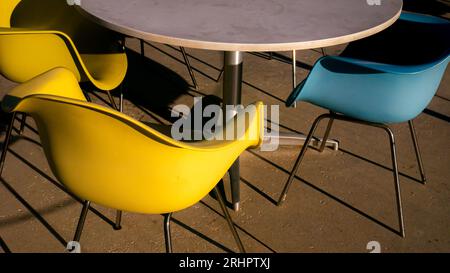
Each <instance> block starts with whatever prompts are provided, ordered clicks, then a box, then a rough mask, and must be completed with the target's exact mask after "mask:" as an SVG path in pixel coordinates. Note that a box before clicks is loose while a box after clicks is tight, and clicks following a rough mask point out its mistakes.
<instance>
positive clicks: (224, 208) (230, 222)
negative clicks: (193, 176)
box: [214, 186, 245, 253]
mask: <svg viewBox="0 0 450 273" xmlns="http://www.w3.org/2000/svg"><path fill="white" fill-rule="evenodd" d="M214 194H215V195H216V197H217V201H218V202H219V204H220V208H221V209H222V212H223V214H224V216H225V219H227V223H228V226H229V227H230V230H231V234H233V237H234V240H235V241H236V244H237V246H238V248H239V251H240V252H241V253H245V248H244V245H243V244H242V241H241V238H240V237H239V234H238V233H237V231H236V227H235V226H234V223H233V220H232V219H231V215H230V213H229V212H228V210H227V206H226V205H225V202H224V200H223V197H222V195H221V194H220V191H219V189H218V188H217V186H216V187H215V188H214Z"/></svg>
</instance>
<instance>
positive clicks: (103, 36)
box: [0, 0, 128, 110]
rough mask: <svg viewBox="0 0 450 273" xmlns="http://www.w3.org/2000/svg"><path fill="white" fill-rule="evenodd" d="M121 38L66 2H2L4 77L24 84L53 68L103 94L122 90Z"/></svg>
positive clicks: (0, 68) (1, 63) (0, 67)
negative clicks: (60, 69) (68, 72)
mask: <svg viewBox="0 0 450 273" xmlns="http://www.w3.org/2000/svg"><path fill="white" fill-rule="evenodd" d="M121 39H123V38H122V37H119V36H118V34H115V33H114V32H111V31H109V30H106V29H104V28H102V27H100V26H99V25H97V24H95V23H92V22H90V21H89V20H87V19H85V18H84V17H83V16H82V15H81V14H79V13H78V12H77V11H76V10H75V8H74V7H73V6H69V5H68V4H67V3H66V1H65V0H39V1H36V0H2V1H0V74H2V75H3V76H5V77H6V78H8V79H10V80H12V81H14V82H19V83H21V82H25V81H28V80H30V79H31V78H33V77H35V76H37V75H39V74H41V73H44V72H46V71H48V70H50V69H52V68H55V67H65V68H67V69H69V70H70V71H72V72H73V73H74V75H75V76H76V79H77V80H78V81H79V82H91V83H92V84H93V85H94V86H95V88H98V89H99V90H102V91H105V92H106V93H107V95H108V98H109V100H110V102H111V105H112V107H114V108H115V109H119V110H121V109H122V99H123V97H122V94H121V96H120V103H119V105H120V106H119V107H117V106H116V104H115V102H114V100H113V97H112V96H111V94H110V91H112V90H114V89H116V88H117V87H119V85H120V84H121V83H122V81H123V80H124V78H125V74H126V71H127V66H128V64H127V57H126V54H125V52H124V45H123V41H122V40H121Z"/></svg>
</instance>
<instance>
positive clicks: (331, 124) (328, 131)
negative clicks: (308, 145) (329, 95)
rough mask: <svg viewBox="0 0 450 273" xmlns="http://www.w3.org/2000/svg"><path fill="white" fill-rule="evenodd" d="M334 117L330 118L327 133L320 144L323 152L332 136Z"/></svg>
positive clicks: (320, 149)
mask: <svg viewBox="0 0 450 273" xmlns="http://www.w3.org/2000/svg"><path fill="white" fill-rule="evenodd" d="M333 122H334V118H330V120H329V121H328V125H327V129H326V130H325V134H324V136H323V139H322V143H321V144H320V148H319V151H320V152H321V153H322V152H323V150H324V149H325V146H326V145H327V141H328V138H329V137H330V133H331V128H332V127H333Z"/></svg>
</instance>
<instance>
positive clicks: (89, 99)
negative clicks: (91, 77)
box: [83, 90, 92, 102]
mask: <svg viewBox="0 0 450 273" xmlns="http://www.w3.org/2000/svg"><path fill="white" fill-rule="evenodd" d="M83 95H84V97H85V98H86V100H87V101H88V102H92V99H91V96H89V94H88V92H86V91H84V90H83Z"/></svg>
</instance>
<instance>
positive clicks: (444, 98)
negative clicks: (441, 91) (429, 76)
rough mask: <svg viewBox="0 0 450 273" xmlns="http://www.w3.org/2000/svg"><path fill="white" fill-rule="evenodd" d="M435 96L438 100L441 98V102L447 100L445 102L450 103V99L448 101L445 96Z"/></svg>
mask: <svg viewBox="0 0 450 273" xmlns="http://www.w3.org/2000/svg"><path fill="white" fill-rule="evenodd" d="M434 96H435V97H437V98H440V99H441V100H445V101H448V102H450V99H448V98H446V97H443V96H441V95H438V94H436V95H434Z"/></svg>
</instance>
